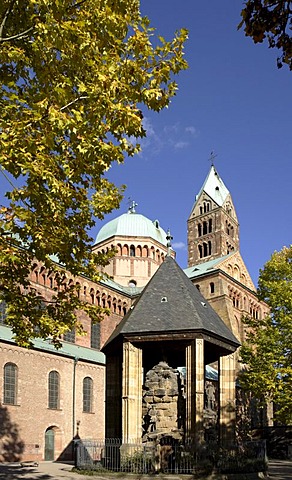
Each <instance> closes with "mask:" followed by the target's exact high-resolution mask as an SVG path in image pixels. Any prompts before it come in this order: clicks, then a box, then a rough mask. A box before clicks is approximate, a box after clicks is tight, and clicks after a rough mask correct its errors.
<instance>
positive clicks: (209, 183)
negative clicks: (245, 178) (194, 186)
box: [195, 165, 229, 207]
mask: <svg viewBox="0 0 292 480" xmlns="http://www.w3.org/2000/svg"><path fill="white" fill-rule="evenodd" d="M202 192H205V193H207V195H209V197H211V198H212V200H214V202H216V203H217V205H219V207H222V205H223V203H224V202H225V200H226V198H227V196H228V195H229V190H228V188H227V187H226V186H225V185H224V182H223V180H222V179H221V178H220V176H219V174H218V172H217V170H216V168H215V167H214V165H212V166H211V168H210V170H209V173H208V175H207V177H206V179H205V181H204V183H203V186H202V188H201V190H200V192H199V194H198V195H197V196H196V201H197V199H198V198H199V197H200V195H201V194H202ZM195 203H196V202H195Z"/></svg>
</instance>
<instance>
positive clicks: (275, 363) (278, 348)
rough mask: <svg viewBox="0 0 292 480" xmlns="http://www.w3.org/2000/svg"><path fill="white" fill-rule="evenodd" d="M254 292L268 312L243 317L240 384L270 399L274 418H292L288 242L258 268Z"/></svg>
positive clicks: (288, 420) (291, 302)
mask: <svg viewBox="0 0 292 480" xmlns="http://www.w3.org/2000/svg"><path fill="white" fill-rule="evenodd" d="M258 296H259V299H260V300H263V301H265V302H266V303H267V304H268V305H269V307H270V311H271V314H270V315H269V316H266V317H265V318H263V319H260V320H255V319H246V325H247V326H248V327H249V333H248V334H247V342H246V343H245V344H244V345H243V346H242V348H241V358H242V361H243V362H244V363H245V364H246V365H247V369H246V370H244V372H243V374H242V378H241V383H242V385H243V386H244V387H245V388H247V389H248V390H250V391H251V392H252V393H253V394H254V395H255V397H257V398H258V399H260V400H261V401H262V402H263V404H265V403H267V402H270V401H273V402H275V405H276V407H277V414H276V415H277V418H278V419H279V420H280V421H282V422H283V423H285V424H289V423H291V422H292V396H291V392H292V246H290V247H289V248H288V247H284V248H283V249H282V250H281V251H280V252H275V253H274V254H273V255H272V257H271V259H270V260H269V261H268V262H267V263H266V264H265V266H264V269H263V270H262V271H261V272H260V277H259V288H258Z"/></svg>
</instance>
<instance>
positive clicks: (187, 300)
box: [107, 256, 239, 347]
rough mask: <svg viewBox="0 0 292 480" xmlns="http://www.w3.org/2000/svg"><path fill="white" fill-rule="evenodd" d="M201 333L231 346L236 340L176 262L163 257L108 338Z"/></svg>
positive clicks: (237, 343) (234, 345) (168, 257)
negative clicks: (132, 335)
mask: <svg viewBox="0 0 292 480" xmlns="http://www.w3.org/2000/svg"><path fill="white" fill-rule="evenodd" d="M183 331H187V332H202V333H207V334H208V335H210V336H213V337H217V338H218V337H219V338H221V339H222V340H223V341H225V342H226V343H227V344H229V345H232V346H233V347H237V346H239V342H238V340H237V339H236V337H235V336H234V335H233V333H232V332H231V331H230V330H229V328H228V327H227V326H226V325H225V323H224V322H223V320H221V318H220V317H219V315H218V314H217V313H216V312H215V310H213V308H212V307H211V306H210V305H209V304H208V303H207V301H206V300H205V298H204V297H203V296H202V294H201V293H200V292H199V291H198V289H197V288H196V286H195V285H194V284H193V283H192V282H191V280H189V278H188V277H187V276H186V275H185V273H184V272H183V270H182V269H181V268H180V267H179V266H178V264H177V263H176V261H175V260H174V259H173V258H171V257H170V256H167V257H166V258H165V260H164V262H163V263H162V264H161V265H160V267H159V268H158V270H157V271H156V273H155V274H154V276H153V277H152V278H151V280H150V281H149V283H148V284H147V285H146V287H145V288H144V290H143V292H142V294H141V296H140V298H139V299H138V300H137V301H136V303H135V304H134V306H133V307H132V309H130V310H129V312H128V314H127V315H126V316H125V317H124V319H123V320H122V321H121V323H120V324H119V325H118V326H117V328H116V330H115V331H114V333H113V334H112V336H111V337H110V339H109V341H108V342H107V344H108V343H110V342H111V341H112V340H113V339H114V338H116V337H117V336H118V335H120V334H122V335H124V334H139V335H141V336H143V334H144V335H145V336H147V334H151V333H154V334H156V333H159V332H162V333H164V334H165V333H167V332H169V333H174V332H175V333H181V332H183Z"/></svg>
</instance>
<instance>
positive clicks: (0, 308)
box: [0, 302, 6, 325]
mask: <svg viewBox="0 0 292 480" xmlns="http://www.w3.org/2000/svg"><path fill="white" fill-rule="evenodd" d="M5 318H6V303H5V302H0V325H5Z"/></svg>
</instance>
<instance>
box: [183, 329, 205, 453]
mask: <svg viewBox="0 0 292 480" xmlns="http://www.w3.org/2000/svg"><path fill="white" fill-rule="evenodd" d="M186 374H187V377H186V438H187V439H188V440H190V441H193V442H195V444H196V445H197V446H200V445H201V444H202V442H203V440H204V428H203V409H204V340H203V339H201V338H197V339H196V340H194V341H192V342H191V344H190V345H189V346H188V347H187V348H186Z"/></svg>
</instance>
